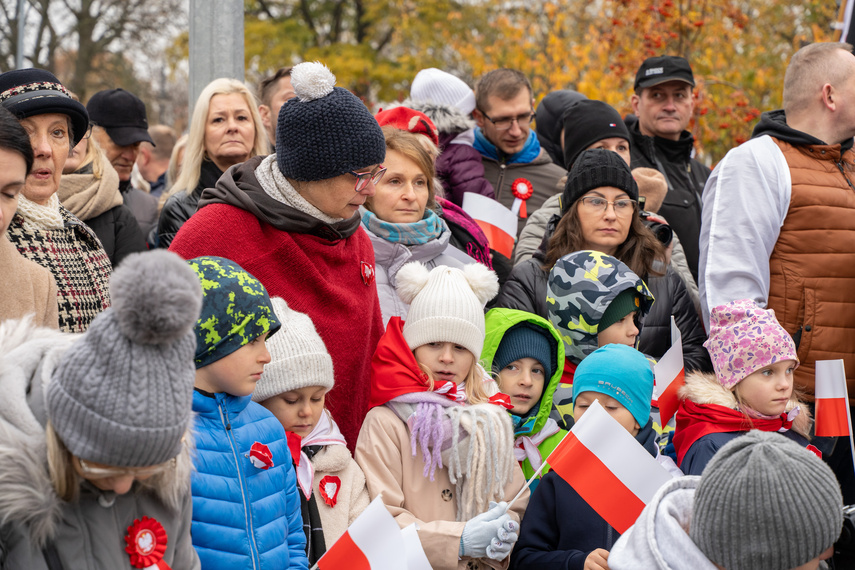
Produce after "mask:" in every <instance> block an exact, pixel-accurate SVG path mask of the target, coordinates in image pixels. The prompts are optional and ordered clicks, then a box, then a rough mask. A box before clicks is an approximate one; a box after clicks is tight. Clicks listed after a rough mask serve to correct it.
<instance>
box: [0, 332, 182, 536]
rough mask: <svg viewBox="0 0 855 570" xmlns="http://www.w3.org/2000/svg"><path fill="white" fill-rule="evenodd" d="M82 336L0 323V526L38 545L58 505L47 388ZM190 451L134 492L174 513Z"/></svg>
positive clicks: (52, 528)
mask: <svg viewBox="0 0 855 570" xmlns="http://www.w3.org/2000/svg"><path fill="white" fill-rule="evenodd" d="M80 337H81V335H79V334H77V335H75V334H67V333H60V332H57V331H55V330H52V329H47V328H39V327H36V326H34V325H33V324H32V320H31V318H29V317H27V318H24V319H20V320H7V321H4V322H3V323H0V392H2V393H3V394H4V397H3V398H0V521H2V523H0V524H3V525H14V526H16V527H19V528H20V527H23V528H26V529H27V532H28V534H29V537H30V540H32V541H33V543H34V544H36V545H38V546H39V547H41V546H42V545H44V544H45V542H46V541H47V540H48V539H50V538H52V537H53V536H54V535H55V532H56V529H57V525H58V523H59V519H60V511H61V507H62V500H61V499H60V498H59V497H58V496H57V494H56V491H55V490H54V487H53V484H52V483H51V479H50V474H49V471H48V461H47V443H46V438H45V426H46V425H47V421H48V418H47V406H46V402H45V388H46V386H47V385H48V383H49V382H50V379H51V376H52V374H53V371H54V370H55V369H56V367H57V365H58V364H59V361H60V359H61V358H62V355H63V354H64V353H65V351H66V350H68V348H69V347H71V345H72V344H73V343H74V342H76V341H77V340H78V339H79V338H80ZM186 437H187V440H188V441H189V440H191V439H192V438H191V437H190V435H189V434H188V435H187V436H186ZM190 451H191V446H185V448H184V450H183V451H182V453H181V454H179V456H178V457H177V464H176V469H175V470H173V471H170V472H168V473H166V474H164V475H159V476H157V477H153V478H152V479H150V480H147V481H146V482H145V484H139V485H138V488H137V489H136V492H143V490H144V489H146V488H151V489H155V490H154V491H153V493H154V494H155V495H156V496H157V498H158V499H159V500H160V501H161V502H162V503H164V504H165V505H167V506H169V507H171V508H173V509H175V510H176V511H177V510H178V509H179V508H180V506H181V502H182V498H183V496H184V495H185V494H186V493H189V491H190V470H191V469H192V461H191V458H190Z"/></svg>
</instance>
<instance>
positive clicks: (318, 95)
mask: <svg viewBox="0 0 855 570" xmlns="http://www.w3.org/2000/svg"><path fill="white" fill-rule="evenodd" d="M291 85H292V86H293V87H294V93H295V95H296V96H295V97H293V98H291V99H289V100H288V101H286V102H285V104H284V105H282V109H281V110H280V111H279V122H278V126H277V128H276V161H277V164H278V165H279V170H280V171H281V172H282V174H284V175H285V177H286V178H291V179H292V180H301V181H312V180H326V179H328V178H335V177H336V176H341V175H342V174H349V173H350V172H353V171H355V170H360V169H363V168H366V167H368V166H372V165H375V164H380V163H382V162H383V159H384V158H385V157H386V139H385V138H384V137H383V131H381V130H380V125H378V124H377V121H376V120H375V119H374V117H373V116H371V113H370V112H369V111H368V109H367V108H366V107H365V105H364V104H363V103H362V101H360V100H359V99H358V98H357V97H356V95H354V94H353V93H351V92H350V91H348V90H347V89H343V88H341V87H336V86H335V76H334V75H333V74H332V72H331V71H330V70H329V69H328V68H327V66H325V65H324V64H322V63H320V62H317V61H316V62H304V63H301V64H298V65H295V66H294V69H292V70H291Z"/></svg>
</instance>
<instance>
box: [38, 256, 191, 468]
mask: <svg viewBox="0 0 855 570" xmlns="http://www.w3.org/2000/svg"><path fill="white" fill-rule="evenodd" d="M110 295H111V297H112V300H113V306H112V307H110V308H109V309H107V310H105V311H104V312H103V313H101V314H100V315H98V316H97V317H95V319H94V320H93V321H92V324H91V325H90V326H89V330H88V331H87V332H86V333H85V334H84V335H83V336H82V337H81V338H80V340H78V341H77V342H75V343H74V344H73V345H72V346H71V348H69V349H68V350H67V351H66V352H65V354H63V356H62V359H61V361H60V363H59V366H57V368H56V370H54V373H53V376H52V378H51V382H50V384H48V386H47V388H46V391H47V410H48V418H49V419H50V421H51V423H52V425H53V427H54V430H55V431H56V433H57V435H58V436H59V438H60V439H61V440H62V442H63V443H64V444H65V446H66V447H67V448H68V450H69V451H70V452H71V454H72V455H74V456H76V457H79V458H80V459H84V460H86V461H91V462H93V463H102V464H104V465H110V466H114V467H145V466H150V465H157V464H160V463H164V462H166V461H168V460H170V459H172V458H173V457H175V456H176V455H178V453H179V452H180V451H181V446H182V443H181V439H182V437H183V436H184V433H185V432H186V431H187V428H188V427H189V424H190V410H191V405H192V400H193V383H194V381H195V378H196V368H195V366H194V365H193V353H194V352H195V351H196V337H195V335H194V334H193V325H194V324H195V322H196V319H197V317H198V316H199V309H200V308H201V305H202V291H201V287H200V286H199V278H198V277H196V275H195V274H194V273H193V271H192V270H191V269H190V268H189V267H188V266H187V264H186V263H185V262H184V260H182V259H181V258H180V257H178V256H177V255H175V254H174V253H170V252H167V251H165V250H155V251H151V252H146V253H137V254H134V255H131V256H128V259H127V260H126V261H125V262H124V263H122V265H121V266H119V267H118V268H117V269H116V271H115V272H113V275H112V277H111V278H110Z"/></svg>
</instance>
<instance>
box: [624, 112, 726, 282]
mask: <svg viewBox="0 0 855 570" xmlns="http://www.w3.org/2000/svg"><path fill="white" fill-rule="evenodd" d="M624 122H625V123H626V126H627V128H628V129H629V136H630V137H631V138H632V141H631V145H630V154H631V157H632V162H631V167H632V168H640V167H644V168H654V169H656V170H658V171H659V172H661V173H662V174H663V175H664V176H665V180H666V181H667V182H668V193H667V194H666V195H665V200H664V201H663V202H662V206H661V207H660V208H659V212H658V214H660V215H661V216H662V217H664V218H665V219H666V220H668V225H670V226H671V227H672V228H673V229H674V231H675V232H676V233H677V237H679V238H680V243H681V244H682V245H683V250H684V251H685V252H686V261H687V262H688V264H689V270H690V271H691V272H692V277H694V278H695V282H697V281H698V259H699V258H700V247H699V245H698V241H699V239H700V235H701V205H702V204H701V194H703V191H704V185H705V184H706V182H707V178H709V177H710V169H709V168H707V167H706V166H704V165H703V164H701V163H700V162H698V161H697V160H695V159H694V158H692V149H693V148H694V144H695V139H694V137H693V136H692V134H691V133H690V132H689V131H683V134H682V136H681V137H680V140H677V141H672V140H669V139H663V138H660V137H648V136H646V135H643V134H641V131H640V130H639V128H638V118H637V117H636V116H634V115H628V116H627V117H626V119H625V120H624Z"/></svg>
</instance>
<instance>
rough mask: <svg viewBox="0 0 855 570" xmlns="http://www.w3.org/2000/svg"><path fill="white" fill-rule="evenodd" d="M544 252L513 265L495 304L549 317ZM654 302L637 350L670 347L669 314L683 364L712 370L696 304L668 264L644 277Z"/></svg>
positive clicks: (652, 352)
mask: <svg viewBox="0 0 855 570" xmlns="http://www.w3.org/2000/svg"><path fill="white" fill-rule="evenodd" d="M542 263H543V253H542V252H541V251H538V252H536V253H535V254H534V257H532V258H531V259H528V260H526V261H524V262H522V263H520V264H518V265H517V266H515V267H514V269H513V271H512V272H511V276H510V277H509V278H508V280H507V281H506V282H505V284H504V285H503V286H502V289H501V291H499V296H498V298H497V300H496V305H495V306H496V307H506V308H508V309H519V310H520V311H528V312H529V313H534V314H536V315H540V316H541V317H543V318H545V319H549V314H548V313H547V308H546V281H547V279H548V277H549V272H548V271H544V270H543V268H542V267H541V264H542ZM645 282H646V283H647V286H648V287H650V291H651V293H653V297H654V298H655V299H656V301H655V302H654V303H653V307H652V308H651V309H650V313H648V315H647V317H645V319H644V327H642V329H641V335H640V337H639V344H638V350H640V351H641V352H643V353H644V354H646V355H648V356H651V357H653V358H655V359H657V360H658V359H659V358H661V357H662V355H664V354H665V352H667V350H668V349H669V348H670V347H671V315H674V319H675V321H676V322H677V327H678V328H679V329H680V333H681V334H682V336H683V363H684V365H685V367H686V372H689V371H690V370H701V371H704V372H711V371H712V362H711V361H710V358H709V354H708V353H707V350H706V349H705V348H704V341H705V340H706V338H707V335H706V333H705V332H704V328H703V326H702V325H701V321H700V319H699V318H698V313H697V312H695V306H694V305H693V304H692V299H691V298H690V297H689V292H688V291H687V290H686V285H685V283H683V280H682V279H680V276H679V275H677V273H675V272H674V270H673V269H671V268H670V267H668V270H667V272H666V273H665V275H663V276H661V277H652V278H650V279H645Z"/></svg>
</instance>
